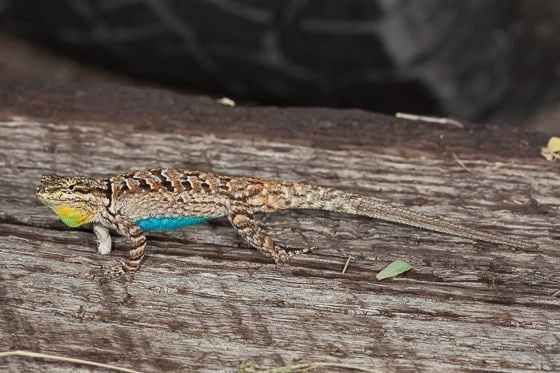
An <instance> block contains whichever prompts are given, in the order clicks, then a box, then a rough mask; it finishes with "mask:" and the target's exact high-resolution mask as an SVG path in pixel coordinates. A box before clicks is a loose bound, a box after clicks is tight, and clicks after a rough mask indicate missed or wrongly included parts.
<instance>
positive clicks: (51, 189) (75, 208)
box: [37, 175, 110, 227]
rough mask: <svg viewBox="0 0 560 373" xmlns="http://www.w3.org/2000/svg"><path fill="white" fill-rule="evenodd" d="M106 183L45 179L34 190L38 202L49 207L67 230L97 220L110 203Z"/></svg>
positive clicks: (102, 181)
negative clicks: (66, 226)
mask: <svg viewBox="0 0 560 373" xmlns="http://www.w3.org/2000/svg"><path fill="white" fill-rule="evenodd" d="M109 188H110V187H109V183H108V180H107V179H94V178H89V177H63V176H51V175H45V176H43V177H41V183H40V185H39V187H38V188H37V198H39V200H40V201H41V202H43V203H44V204H45V205H47V206H48V207H50V208H51V209H52V210H53V211H54V212H55V213H56V214H57V215H58V216H59V217H60V220H62V222H63V223H64V224H66V225H68V226H70V227H77V226H79V225H82V224H85V223H88V222H90V221H93V220H95V219H96V217H97V214H98V213H99V211H100V210H101V209H102V208H103V207H104V206H107V205H108V204H109V202H110V200H109V196H108V191H109Z"/></svg>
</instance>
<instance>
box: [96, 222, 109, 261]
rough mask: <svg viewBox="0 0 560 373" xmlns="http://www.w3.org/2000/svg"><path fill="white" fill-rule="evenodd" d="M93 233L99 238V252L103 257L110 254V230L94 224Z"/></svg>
mask: <svg viewBox="0 0 560 373" xmlns="http://www.w3.org/2000/svg"><path fill="white" fill-rule="evenodd" d="M93 233H95V236H96V237H97V252H99V254H101V255H107V254H110V253H111V235H110V234H109V228H107V227H104V226H102V225H99V224H94V225H93Z"/></svg>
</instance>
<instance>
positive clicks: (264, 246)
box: [228, 208, 311, 264]
mask: <svg viewBox="0 0 560 373" xmlns="http://www.w3.org/2000/svg"><path fill="white" fill-rule="evenodd" d="M228 219H229V221H230V223H231V225H232V226H233V228H234V229H235V230H236V231H237V233H238V234H239V235H240V236H241V238H243V240H245V241H246V242H247V243H248V244H249V245H251V246H252V247H254V248H255V249H257V250H258V251H259V252H260V253H262V254H263V255H264V256H267V257H269V258H272V259H273V260H274V262H275V263H276V264H286V263H288V262H289V261H290V259H291V258H293V257H294V256H296V255H298V254H302V253H306V252H308V251H310V250H311V249H303V250H290V251H286V250H285V249H284V248H281V247H279V246H277V245H276V244H275V243H274V241H273V240H272V238H271V237H270V236H269V235H268V234H266V232H265V231H264V229H263V228H262V227H261V226H260V225H259V224H258V223H257V222H256V220H255V218H254V216H253V214H252V213H251V212H249V211H247V210H244V209H241V208H235V209H230V213H229V215H228Z"/></svg>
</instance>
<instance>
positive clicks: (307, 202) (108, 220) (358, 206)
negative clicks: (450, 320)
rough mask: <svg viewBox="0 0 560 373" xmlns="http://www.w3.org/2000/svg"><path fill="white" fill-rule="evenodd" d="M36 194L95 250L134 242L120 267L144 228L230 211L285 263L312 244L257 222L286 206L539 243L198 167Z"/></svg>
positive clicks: (60, 183) (61, 185) (135, 255)
mask: <svg viewBox="0 0 560 373" xmlns="http://www.w3.org/2000/svg"><path fill="white" fill-rule="evenodd" d="M37 197H38V199H39V200H40V201H41V202H43V203H44V204H45V205H47V206H48V207H50V208H51V209H52V210H53V211H54V212H55V213H56V214H57V215H58V216H59V217H60V219H61V220H62V222H64V223H65V224H66V225H68V226H70V227H77V226H80V225H83V224H86V223H93V231H94V233H95V235H96V237H97V245H98V247H97V249H98V252H99V253H101V254H109V253H110V251H111V236H110V233H109V232H110V230H114V231H116V232H117V233H118V234H120V235H122V236H124V237H126V238H128V239H129V240H130V242H131V245H130V249H129V252H128V256H129V258H128V261H122V262H121V269H120V270H121V271H124V272H128V271H135V270H136V269H137V268H138V267H139V266H140V264H141V262H142V260H143V258H144V252H145V247H146V234H145V232H146V231H150V230H154V229H172V228H179V227H183V226H187V225H191V224H196V223H201V222H203V221H206V220H209V219H214V218H218V217H223V216H226V217H227V218H228V220H229V222H230V223H231V225H232V226H233V228H234V229H235V230H236V231H237V233H238V234H239V235H240V236H241V238H242V239H243V240H244V241H245V242H247V243H248V244H249V245H250V246H252V247H254V248H256V249H257V250H258V251H260V252H261V253H262V254H264V255H265V256H267V257H270V258H272V259H273V260H274V262H275V263H277V264H285V263H287V262H288V261H289V260H290V259H291V258H292V257H294V256H295V255H298V254H301V253H305V252H308V251H310V250H311V249H312V248H306V249H300V250H287V249H286V248H284V247H282V246H280V245H278V244H276V243H275V242H274V241H273V240H272V238H271V237H270V236H269V235H268V234H267V233H266V232H265V230H264V228H263V227H262V226H261V225H260V224H259V223H258V222H257V221H256V220H255V217H254V215H255V214H256V213H266V214H268V213H273V212H276V211H279V210H285V209H313V210H325V211H334V212H341V213H348V214H354V215H361V216H367V217H370V218H375V219H380V220H384V221H388V222H393V223H398V224H404V225H409V226H413V227H417V228H422V229H426V230H430V231H436V232H440V233H445V234H450V235H455V236H460V237H464V238H469V239H475V240H480V241H485V242H490V243H495V244H501V245H507V246H511V247H515V248H521V249H534V248H536V247H538V245H537V244H535V243H531V242H525V241H521V240H517V239H512V238H506V237H504V236H502V235H499V234H495V233H488V232H484V231H481V230H476V229H472V228H468V227H465V226H462V225H459V224H455V223H451V222H448V221H446V220H444V219H441V218H435V217H429V216H426V215H423V214H420V213H417V212H414V211H411V210H408V209H404V208H401V207H397V206H395V205H393V204H391V203H388V202H385V201H383V200H381V199H378V198H375V197H371V196H367V195H361V194H356V193H351V192H347V191H343V190H339V189H334V188H330V187H324V186H317V185H310V184H304V183H298V182H293V181H284V180H270V179H261V178H251V177H235V176H227V175H220V174H216V173H211V172H204V171H198V170H192V169H179V168H151V169H145V170H139V171H132V172H126V173H122V174H118V175H116V176H112V177H99V178H92V177H85V176H76V177H74V176H70V177H67V176H56V175H45V176H42V177H41V181H40V185H39V187H38V188H37Z"/></svg>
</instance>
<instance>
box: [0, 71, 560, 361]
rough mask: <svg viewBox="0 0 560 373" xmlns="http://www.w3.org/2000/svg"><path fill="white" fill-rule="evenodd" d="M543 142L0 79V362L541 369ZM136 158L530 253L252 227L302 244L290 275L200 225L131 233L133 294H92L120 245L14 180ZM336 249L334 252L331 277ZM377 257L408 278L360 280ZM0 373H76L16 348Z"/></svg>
mask: <svg viewBox="0 0 560 373" xmlns="http://www.w3.org/2000/svg"><path fill="white" fill-rule="evenodd" d="M545 143H546V137H544V136H543V135H541V134H538V133H531V132H522V131H518V130H514V129H508V128H505V127H498V126H491V125H467V126H466V127H465V128H463V129H461V128H456V127H454V126H445V125H438V124H430V123H420V122H414V121H406V120H400V119H396V118H392V117H387V116H382V115H378V114H372V113H366V112H363V111H355V110H327V109H281V108H267V107H233V108H231V107H227V106H224V105H220V104H217V103H215V102H214V101H212V100H210V99H208V98H201V97H192V96H181V95H178V94H173V93H169V92H164V91H157V90H141V89H134V88H123V87H117V86H99V87H84V86H80V87H77V86H75V87H68V86H66V87H60V86H58V87H53V86H48V85H21V84H17V83H13V82H12V83H10V82H2V83H0V170H1V171H2V172H1V173H0V201H1V205H0V237H1V238H0V254H1V257H0V258H1V262H2V269H1V270H0V304H1V306H0V311H1V312H0V350H2V351H5V350H11V349H25V350H32V351H36V352H44V353H51V354H59V355H63V356H71V357H76V358H82V359H90V360H95V361H99V362H103V363H108V364H115V365H119V366H124V367H128V368H132V369H137V370H140V371H147V372H158V371H235V367H236V365H237V364H238V363H239V362H242V361H250V362H252V363H254V364H255V365H257V366H259V367H263V368H271V367H276V366H282V365H286V364H292V363H302V362H316V361H321V362H325V361H327V362H344V363H351V364H357V365H360V366H364V367H370V368H374V369H377V370H378V371H395V370H396V371H475V370H476V371H480V370H487V371H507V372H515V371H519V372H521V371H558V370H560V316H559V315H560V299H558V298H554V297H552V294H553V293H554V292H556V291H558V290H559V289H560V266H559V265H558V263H559V260H560V251H559V249H558V245H557V243H558V237H559V235H560V234H559V228H558V210H559V207H560V195H559V192H558V190H559V188H558V187H559V183H558V170H559V168H558V164H555V163H550V162H547V161H545V160H544V159H541V158H540V157H539V151H540V146H542V145H543V144H545ZM458 160H459V162H458ZM146 167H192V168H199V169H204V170H210V171H215V172H219V173H225V174H231V175H243V176H258V177H268V178H279V179H291V180H297V181H302V182H308V183H314V184H321V185H327V186H334V187H338V188H341V189H345V190H349V191H354V192H359V193H363V194H368V195H372V196H376V197H379V198H383V199H386V200H388V201H393V202H394V203H396V204H397V205H400V206H406V207H408V208H410V209H413V210H415V211H419V212H422V213H425V214H427V215H432V216H441V217H444V218H447V219H449V220H452V221H455V222H458V223H461V224H464V225H468V226H471V227H474V228H480V229H485V230H488V231H492V232H496V234H501V235H511V236H517V237H519V238H522V239H526V240H532V241H535V242H538V243H539V245H540V247H539V249H538V250H536V251H533V252H531V251H523V250H512V249H510V248H507V247H501V246H496V245H492V244H486V243H480V242H475V241H471V240H467V239H462V238H455V237H449V236H445V235H442V234H438V233H432V232H427V231H422V230H418V229H414V228H409V227H403V226H398V225H394V224H389V223H383V222H378V221H373V220H371V219H367V218H359V217H353V216H350V215H343V214H329V213H323V212H313V211H306V212H302V211H294V212H284V213H279V214H275V215H270V216H263V217H262V220H263V223H264V224H265V225H266V227H267V228H268V230H269V231H270V232H271V234H272V235H273V237H274V238H275V239H276V240H277V241H280V242H283V243H286V244H288V245H289V246H293V247H306V246H309V245H313V246H316V247H318V249H317V250H316V251H314V252H313V253H312V254H308V255H304V256H302V257H298V258H297V259H296V260H294V261H293V263H292V265H290V266H285V267H276V266H275V265H273V264H271V263H270V261H269V260H267V259H266V258H263V257H262V256H260V255H259V254H258V253H257V252H255V251H254V250H251V249H249V248H247V247H246V246H245V245H243V244H242V243H241V241H240V239H239V237H237V236H236V235H235V233H234V232H233V230H232V229H231V228H230V227H229V226H228V224H227V222H226V221H225V220H217V221H214V222H210V223H203V224H199V225H196V226H191V227H189V228H186V229H182V230H176V231H170V232H155V233H150V235H149V237H148V259H147V260H146V262H145V264H144V266H143V267H142V269H141V271H140V272H139V273H137V274H136V275H135V276H134V278H133V279H132V281H129V282H125V281H109V282H108V281H105V280H103V279H102V278H100V277H99V275H98V274H99V269H100V266H101V265H104V264H111V263H113V262H114V261H115V260H116V259H117V258H121V257H124V256H125V255H126V252H125V245H126V243H125V242H123V241H122V240H121V239H119V238H116V243H117V245H116V251H115V252H113V254H112V255H111V256H100V255H98V254H96V252H95V240H94V235H93V234H92V232H91V228H90V227H84V228H83V229H82V228H81V229H74V230H70V229H68V228H66V227H65V226H64V225H63V224H62V223H61V222H59V221H57V219H56V217H55V216H54V215H53V214H52V213H51V212H50V211H49V210H48V209H46V208H45V207H44V206H41V205H40V204H39V202H37V201H36V199H35V196H34V191H35V188H36V186H37V184H38V181H39V177H40V176H41V175H42V174H48V173H57V174H65V175H75V174H82V175H90V176H95V175H109V174H114V173H117V172H121V171H124V170H130V169H140V168H146ZM348 256H353V257H354V258H355V259H354V260H353V261H352V262H351V264H350V265H349V268H348V271H347V273H345V274H342V273H340V272H341V270H342V268H343V267H344V263H345V262H346V258H347V257H348ZM395 259H402V260H405V261H407V262H409V263H411V264H412V265H413V267H414V269H413V270H412V271H411V272H409V273H408V274H406V275H404V276H400V277H398V278H395V279H393V280H386V281H382V282H378V281H377V280H375V274H376V273H377V272H378V271H379V270H381V269H382V268H383V267H384V266H385V265H387V264H388V263H389V262H390V261H392V260H395ZM2 367H4V368H6V369H7V370H8V371H18V372H20V371H23V372H25V371H36V370H38V369H49V370H50V371H60V372H66V371H76V369H77V368H79V369H82V371H90V370H89V369H88V368H85V367H81V366H75V365H72V364H67V363H53V362H45V361H41V360H29V359H23V358H17V357H10V358H6V359H3V360H0V368H2ZM0 370H1V369H0ZM96 371H101V370H99V369H96ZM324 371H327V370H324ZM328 371H335V370H328Z"/></svg>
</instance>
